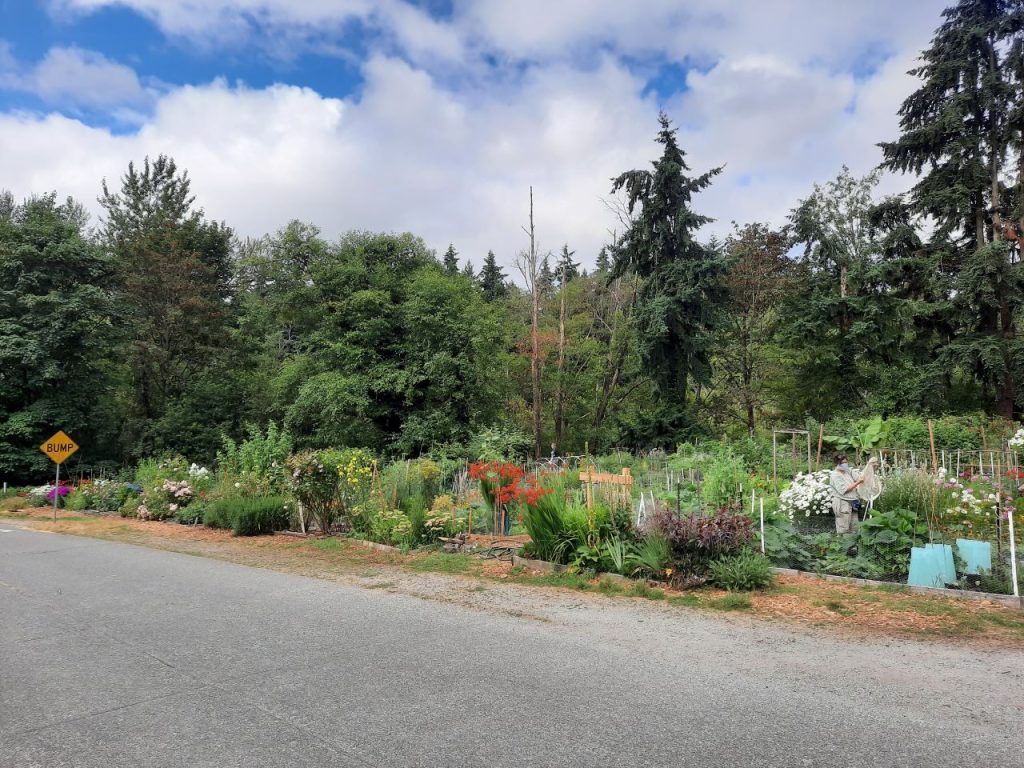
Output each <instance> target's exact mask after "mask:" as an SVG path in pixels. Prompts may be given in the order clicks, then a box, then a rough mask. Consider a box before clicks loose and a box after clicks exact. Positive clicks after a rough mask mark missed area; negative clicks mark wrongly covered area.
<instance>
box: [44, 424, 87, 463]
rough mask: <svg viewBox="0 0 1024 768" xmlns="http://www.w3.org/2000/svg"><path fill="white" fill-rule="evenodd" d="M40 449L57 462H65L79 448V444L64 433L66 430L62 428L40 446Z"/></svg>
mask: <svg viewBox="0 0 1024 768" xmlns="http://www.w3.org/2000/svg"><path fill="white" fill-rule="evenodd" d="M39 450H41V451H42V452H43V453H45V454H46V455H47V456H49V457H50V460H51V461H52V462H54V463H55V464H63V463H64V462H65V461H67V460H68V457H70V456H71V454H73V453H74V452H75V451H77V450H78V445H77V444H76V443H75V441H74V440H72V439H71V438H70V437H68V436H67V435H66V434H64V430H61V431H60V432H58V433H57V434H56V435H54V436H53V437H51V438H50V439H49V440H47V441H46V442H45V443H43V444H42V445H41V446H39Z"/></svg>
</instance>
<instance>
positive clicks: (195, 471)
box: [188, 462, 210, 482]
mask: <svg viewBox="0 0 1024 768" xmlns="http://www.w3.org/2000/svg"><path fill="white" fill-rule="evenodd" d="M188 476H189V477H190V478H192V479H193V480H197V481H200V482H201V481H203V480H208V479H209V478H210V470H208V469H207V468H206V467H200V466H199V465H198V464H196V463H195V462H193V463H192V464H191V465H190V466H189V468H188Z"/></svg>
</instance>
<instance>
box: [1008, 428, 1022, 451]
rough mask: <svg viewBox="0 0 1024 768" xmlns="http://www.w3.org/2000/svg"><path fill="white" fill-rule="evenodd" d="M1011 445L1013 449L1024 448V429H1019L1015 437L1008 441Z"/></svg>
mask: <svg viewBox="0 0 1024 768" xmlns="http://www.w3.org/2000/svg"><path fill="white" fill-rule="evenodd" d="M1006 442H1007V443H1009V445H1010V447H1011V448H1022V447H1024V429H1018V430H1017V431H1016V432H1015V433H1014V435H1013V437H1011V438H1010V439H1009V440H1007V441H1006Z"/></svg>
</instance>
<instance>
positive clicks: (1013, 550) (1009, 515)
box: [1006, 504, 1020, 597]
mask: <svg viewBox="0 0 1024 768" xmlns="http://www.w3.org/2000/svg"><path fill="white" fill-rule="evenodd" d="M1006 519H1007V521H1009V523H1010V578H1012V579H1013V596H1014V597H1020V587H1018V586H1017V541H1016V537H1015V536H1014V535H1013V505H1012V504H1011V505H1010V507H1009V509H1007V510H1006Z"/></svg>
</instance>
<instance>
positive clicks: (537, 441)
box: [516, 187, 542, 459]
mask: <svg viewBox="0 0 1024 768" xmlns="http://www.w3.org/2000/svg"><path fill="white" fill-rule="evenodd" d="M523 229H524V231H525V232H526V234H528V235H529V236H530V250H529V251H528V252H525V253H520V254H519V256H518V257H516V268H517V269H518V270H519V273H520V274H521V275H522V276H523V280H525V281H526V288H527V290H529V291H530V298H531V300H532V301H531V303H532V309H531V313H530V381H531V385H532V390H533V449H534V454H535V457H536V458H537V459H539V458H540V457H541V453H542V449H541V418H540V416H541V389H540V281H539V280H538V279H537V278H538V276H539V269H538V264H539V263H540V260H539V258H538V257H537V235H536V231H535V229H534V226H533V187H530V228H529V229H526V228H525V227H524V228H523Z"/></svg>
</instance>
